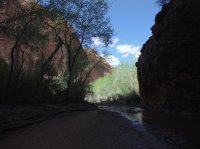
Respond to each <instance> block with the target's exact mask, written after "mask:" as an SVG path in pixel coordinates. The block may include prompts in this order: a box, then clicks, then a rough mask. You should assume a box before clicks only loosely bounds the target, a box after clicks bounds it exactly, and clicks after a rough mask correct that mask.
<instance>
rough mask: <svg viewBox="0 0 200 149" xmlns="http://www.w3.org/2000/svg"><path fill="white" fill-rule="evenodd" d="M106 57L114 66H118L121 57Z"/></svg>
mask: <svg viewBox="0 0 200 149" xmlns="http://www.w3.org/2000/svg"><path fill="white" fill-rule="evenodd" d="M105 59H106V61H107V62H108V63H109V64H110V65H111V66H112V67H116V66H118V65H119V64H120V61H119V59H118V58H117V57H115V56H113V55H111V56H108V57H106V58H105Z"/></svg>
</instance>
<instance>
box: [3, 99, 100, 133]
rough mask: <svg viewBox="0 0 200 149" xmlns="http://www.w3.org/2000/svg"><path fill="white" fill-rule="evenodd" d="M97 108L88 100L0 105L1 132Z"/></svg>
mask: <svg viewBox="0 0 200 149" xmlns="http://www.w3.org/2000/svg"><path fill="white" fill-rule="evenodd" d="M97 109H98V108H97V107H96V106H94V105H92V104H89V103H87V102H79V103H69V104H54V105H51V104H42V105H0V133H3V132H7V131H10V130H15V129H18V128H22V127H26V126H29V125H31V124H34V123H38V122H41V121H44V120H47V119H49V118H50V117H52V116H55V115H58V114H61V113H65V112H73V111H89V110H97Z"/></svg>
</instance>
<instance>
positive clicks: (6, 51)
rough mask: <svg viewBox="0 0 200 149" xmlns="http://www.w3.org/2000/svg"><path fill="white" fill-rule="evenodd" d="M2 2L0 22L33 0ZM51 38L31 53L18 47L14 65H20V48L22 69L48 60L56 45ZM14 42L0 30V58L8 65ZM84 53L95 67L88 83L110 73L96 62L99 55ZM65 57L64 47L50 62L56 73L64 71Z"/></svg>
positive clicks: (108, 69)
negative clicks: (21, 50) (23, 53)
mask: <svg viewBox="0 0 200 149" xmlns="http://www.w3.org/2000/svg"><path fill="white" fill-rule="evenodd" d="M2 2H3V3H2V4H1V5H0V11H1V14H0V20H3V19H4V18H5V17H6V16H13V15H16V14H17V13H18V12H20V11H21V10H22V8H24V7H26V6H28V5H29V4H30V3H31V2H34V0H3V1H2ZM49 30H50V28H45V29H44V32H48V31H49ZM52 36H53V35H52ZM52 36H50V38H49V40H48V42H47V43H45V44H44V45H42V46H40V48H41V49H40V50H35V51H33V50H30V48H29V47H27V46H24V45H21V46H20V47H18V48H17V49H16V51H15V56H16V65H20V64H21V63H22V60H21V57H22V53H21V52H20V48H22V49H23V51H25V56H24V57H26V59H24V64H25V66H24V67H26V69H28V70H30V71H31V70H34V69H36V67H38V63H41V61H42V60H44V59H46V58H48V57H49V56H50V54H51V53H52V52H53V50H54V49H55V47H56V45H57V43H56V41H55V40H54V39H53V37H52ZM15 41H16V40H14V39H12V37H10V36H9V35H8V34H7V33H6V31H5V30H4V29H3V28H0V57H1V58H2V59H4V60H5V61H6V62H7V63H10V52H11V48H12V47H13V45H14V44H15ZM76 42H77V43H76V44H79V41H78V40H77V41H76ZM35 44H37V43H35ZM38 45H39V44H38ZM84 52H86V55H87V57H85V58H88V59H91V60H92V61H94V65H96V66H95V68H94V69H92V71H91V73H90V77H89V79H88V81H94V80H95V79H97V78H98V77H101V76H104V75H105V74H106V73H110V72H111V66H110V65H109V64H108V63H106V62H105V61H104V62H103V63H99V62H98V61H99V55H98V54H97V53H95V52H94V50H85V51H84ZM82 54H83V53H82ZM83 55H84V54H83ZM65 57H66V52H65V50H64V47H62V49H60V50H59V51H58V52H57V53H56V55H55V56H54V58H53V60H52V64H53V65H54V67H55V69H56V70H57V71H64V70H66V62H67V59H66V58H65ZM97 62H98V64H97Z"/></svg>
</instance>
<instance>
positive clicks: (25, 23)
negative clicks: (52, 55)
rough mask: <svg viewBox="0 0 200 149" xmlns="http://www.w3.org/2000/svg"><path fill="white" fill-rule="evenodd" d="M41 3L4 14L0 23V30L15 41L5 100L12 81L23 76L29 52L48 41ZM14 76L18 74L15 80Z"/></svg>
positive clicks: (11, 51) (11, 54) (37, 2)
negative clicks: (26, 55) (44, 31)
mask: <svg viewBox="0 0 200 149" xmlns="http://www.w3.org/2000/svg"><path fill="white" fill-rule="evenodd" d="M39 2H40V0H37V1H35V2H34V3H30V4H29V5H28V6H27V7H24V8H21V7H20V8H19V9H18V10H15V11H16V13H15V14H13V13H11V14H9V13H7V14H4V19H3V20H1V22H0V29H1V30H2V31H3V32H4V33H6V34H7V35H9V37H11V38H12V40H13V46H12V48H11V49H10V70H9V74H8V79H7V85H6V89H5V95H4V96H5V99H7V95H8V92H9V89H10V86H11V83H12V81H13V80H15V81H17V80H18V78H19V76H20V74H21V71H22V69H23V66H24V61H25V58H26V57H25V53H26V52H27V50H30V51H31V50H33V49H37V48H39V45H42V44H43V43H42V42H43V41H44V40H46V39H47V37H46V36H47V35H45V34H43V33H41V28H43V24H42V21H43V20H44V18H43V13H42V11H41V10H42V9H41V7H38V4H39ZM20 57H21V59H20ZM20 62H21V64H20ZM14 74H16V75H15V78H14ZM16 84H17V82H16ZM12 85H13V84H12Z"/></svg>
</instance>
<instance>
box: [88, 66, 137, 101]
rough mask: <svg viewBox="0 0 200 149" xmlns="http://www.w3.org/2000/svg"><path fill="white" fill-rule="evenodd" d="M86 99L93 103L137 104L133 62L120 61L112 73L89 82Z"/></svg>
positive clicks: (135, 71)
mask: <svg viewBox="0 0 200 149" xmlns="http://www.w3.org/2000/svg"><path fill="white" fill-rule="evenodd" d="M90 85H91V91H92V93H90V94H88V96H87V98H86V100H88V101H90V102H93V103H109V102H110V103H120V104H130V103H133V104H137V103H139V102H140V98H139V87H138V81H137V70H136V67H135V65H134V63H131V64H128V63H122V64H120V65H119V66H117V67H116V68H113V71H112V74H110V75H107V76H105V77H101V78H99V79H97V80H96V81H95V82H93V83H91V84H90Z"/></svg>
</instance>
